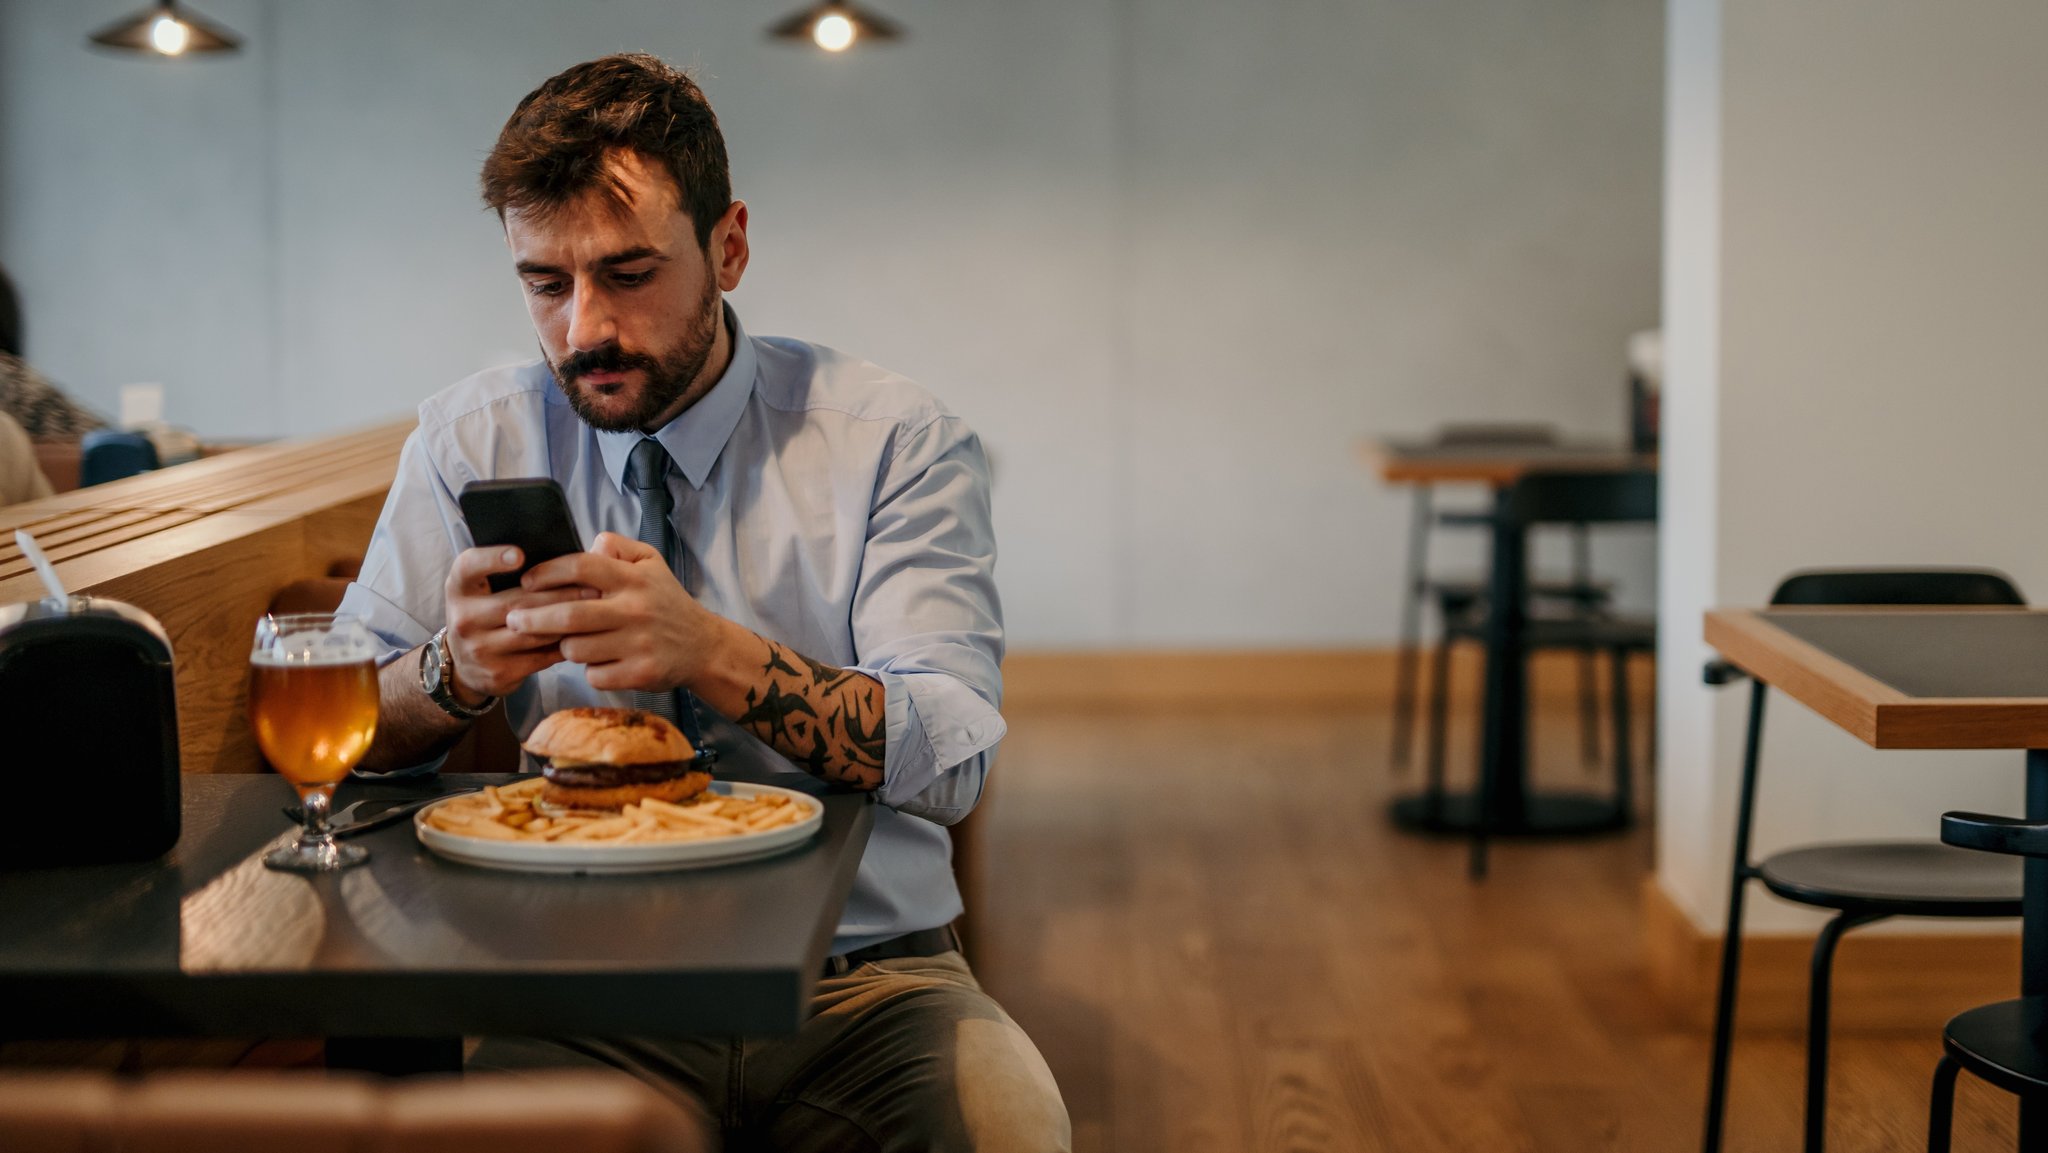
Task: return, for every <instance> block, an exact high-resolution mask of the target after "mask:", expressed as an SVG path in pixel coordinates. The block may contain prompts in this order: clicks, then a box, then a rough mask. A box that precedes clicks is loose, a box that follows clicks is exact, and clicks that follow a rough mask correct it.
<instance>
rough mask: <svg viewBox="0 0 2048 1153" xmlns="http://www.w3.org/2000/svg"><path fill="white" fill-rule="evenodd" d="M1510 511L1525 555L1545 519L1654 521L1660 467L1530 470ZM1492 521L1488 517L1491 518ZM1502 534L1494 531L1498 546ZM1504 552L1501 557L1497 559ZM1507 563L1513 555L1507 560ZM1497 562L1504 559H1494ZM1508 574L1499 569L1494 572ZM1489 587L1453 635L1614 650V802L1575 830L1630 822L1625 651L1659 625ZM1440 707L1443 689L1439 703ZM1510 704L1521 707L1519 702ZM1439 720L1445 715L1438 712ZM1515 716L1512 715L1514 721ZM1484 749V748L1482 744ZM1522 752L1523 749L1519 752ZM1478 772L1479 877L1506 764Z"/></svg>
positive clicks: (1641, 645)
mask: <svg viewBox="0 0 2048 1153" xmlns="http://www.w3.org/2000/svg"><path fill="white" fill-rule="evenodd" d="M1496 516H1498V517H1504V518H1505V524H1504V525H1498V526H1497V531H1498V529H1501V528H1504V529H1505V531H1506V533H1507V534H1508V535H1509V536H1510V537H1512V538H1514V541H1513V542H1512V544H1511V548H1512V552H1511V554H1504V556H1508V557H1512V558H1520V557H1526V555H1527V548H1526V541H1527V537H1528V533H1529V532H1530V530H1532V529H1535V528H1539V527H1541V526H1543V525H1547V524H1570V525H1580V526H1591V525H1599V524H1605V525H1615V524H1654V523H1656V520H1657V474H1656V473H1654V472H1650V471H1645V470H1632V471H1624V472H1598V473H1532V474H1530V475H1528V476H1525V477H1523V478H1522V479H1521V480H1519V481H1517V482H1516V483H1515V485H1514V486H1513V487H1512V488H1511V489H1509V490H1508V491H1507V493H1506V494H1504V497H1503V499H1502V500H1501V501H1500V503H1499V508H1498V511H1497V513H1496ZM1490 523H1491V522H1490ZM1499 547H1501V542H1500V540H1499V539H1498V538H1497V539H1496V548H1499ZM1500 559H1501V558H1497V561H1498V560H1500ZM1507 563H1509V564H1510V565H1511V564H1512V560H1511V559H1510V560H1508V562H1507ZM1496 568H1497V570H1498V569H1499V564H1498V563H1497V565H1496ZM1500 579H1503V578H1501V577H1500V576H1499V575H1498V573H1497V575H1496V580H1500ZM1491 602H1492V597H1491V595H1489V597H1488V598H1487V601H1486V602H1483V605H1482V609H1481V611H1477V612H1475V613H1473V614H1472V615H1471V616H1470V618H1469V619H1465V620H1460V621H1458V622H1455V623H1454V624H1453V625H1452V627H1451V628H1449V629H1447V630H1446V635H1447V637H1449V638H1452V639H1455V638H1457V637H1464V636H1476V637H1478V638H1480V639H1484V640H1488V641H1489V643H1491V641H1492V638H1495V637H1496V636H1507V635H1510V634H1514V635H1517V636H1519V640H1520V647H1521V650H1522V654H1523V657H1524V659H1525V660H1526V658H1527V657H1528V656H1530V655H1532V654H1534V653H1535V652H1538V651H1541V650H1543V649H1576V650H1578V651H1580V652H1581V653H1596V652H1606V653H1608V654H1610V656H1611V657H1612V658H1613V669H1614V680H1613V685H1614V713H1615V718H1614V721H1615V738H1616V739H1615V746H1616V747H1615V795H1614V800H1613V805H1612V807H1611V808H1610V809H1608V811H1607V812H1606V814H1604V815H1601V816H1599V817H1598V818H1597V819H1596V820H1595V821H1594V822H1593V823H1591V824H1590V825H1585V826H1581V827H1578V828H1575V829H1572V830H1570V831H1578V832H1596V831H1600V830H1602V829H1615V828H1621V827H1622V826H1624V825H1626V824H1628V822H1629V820H1630V819H1631V816H1632V814H1633V811H1634V797H1633V793H1632V790H1631V788H1630V781H1631V778H1632V766H1631V764H1630V757H1629V744H1630V737H1629V708H1628V695H1629V694H1628V657H1629V655H1630V654H1632V653H1637V652H1651V651H1655V649H1656V645H1657V625H1656V622H1655V621H1654V620H1650V619H1647V618H1628V619H1624V618H1617V617H1611V616H1606V615H1599V616H1589V615H1584V614H1568V615H1565V616H1561V617H1555V618H1543V617H1540V616H1537V617H1532V616H1531V615H1530V610H1531V607H1532V605H1534V603H1535V602H1534V601H1533V599H1532V598H1527V597H1525V598H1523V600H1522V601H1521V602H1520V603H1514V604H1506V605H1495V604H1493V603H1491ZM1501 614H1511V616H1509V617H1508V618H1507V619H1502V620H1497V619H1496V618H1497V617H1499V616H1500V615H1501ZM1446 651H1447V645H1439V647H1438V651H1437V659H1438V664H1437V676H1438V677H1439V679H1441V678H1442V676H1443V670H1444V668H1445V667H1446V665H1447V660H1446V657H1445V653H1446ZM1435 707H1436V708H1437V710H1438V711H1439V713H1440V712H1441V709H1442V694H1441V693H1439V694H1438V697H1437V704H1436V706H1435ZM1506 707H1510V708H1519V707H1520V706H1519V705H1508V706H1506ZM1433 719H1435V720H1437V721H1439V722H1440V721H1441V717H1440V716H1439V717H1437V718H1433ZM1511 723H1512V722H1511ZM1442 731H1443V726H1442V725H1441V723H1439V724H1437V725H1436V726H1435V732H1436V734H1437V736H1436V738H1435V739H1436V740H1437V742H1438V744H1437V746H1436V747H1435V748H1432V749H1431V762H1432V766H1433V767H1432V780H1431V783H1430V787H1431V789H1433V790H1435V791H1434V792H1433V793H1431V794H1426V795H1427V796H1430V797H1433V798H1436V799H1437V801H1438V803H1439V804H1440V803H1441V797H1442V784H1443V774H1442V759H1443V757H1442V753H1443V750H1442V747H1441V739H1442ZM1482 753H1483V750H1482ZM1518 755H1519V754H1518ZM1481 761H1482V763H1481V766H1480V774H1479V790H1478V796H1477V797H1476V798H1475V801H1476V804H1477V810H1476V811H1477V814H1478V819H1477V821H1476V822H1475V823H1474V826H1473V830H1472V831H1473V838H1472V863H1471V872H1472V876H1473V877H1475V878H1477V877H1482V876H1484V875H1485V873H1486V850H1487V838H1488V837H1489V835H1490V834H1491V832H1492V829H1491V827H1490V823H1491V822H1492V821H1494V820H1495V812H1496V807H1497V804H1498V802H1499V790H1500V787H1501V784H1502V782H1501V781H1500V780H1499V779H1498V777H1499V772H1498V770H1499V769H1501V768H1502V767H1504V766H1501V765H1495V764H1489V763H1487V761H1486V758H1485V757H1484V756H1483V755H1482V758H1481Z"/></svg>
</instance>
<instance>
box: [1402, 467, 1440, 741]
mask: <svg viewBox="0 0 2048 1153" xmlns="http://www.w3.org/2000/svg"><path fill="white" fill-rule="evenodd" d="M1432 515H1433V513H1432V508H1431V500H1430V489H1429V486H1428V485H1426V484H1418V485H1416V486H1415V500H1414V503H1413V505H1412V506H1411V508H1410V511H1409V514H1408V516H1409V520H1408V572H1407V578H1408V579H1407V584H1406V585H1405V586H1404V591H1403V593H1402V596H1401V647H1400V649H1399V650H1398V651H1397V652H1396V654H1395V661H1394V748H1393V752H1392V757H1393V762H1394V767H1395V768H1399V769H1404V768H1407V767H1408V759H1409V752H1410V750H1411V749H1412V747H1413V745H1414V743H1415V674H1416V671H1417V670H1416V667H1415V666H1416V663H1417V661H1418V659H1419V657H1420V655H1421V652H1420V650H1421V647H1422V594H1423V591H1424V588H1425V585H1426V579H1425V578H1426V577H1427V575H1428V572H1429V556H1428V549H1429V522H1430V518H1431V516H1432Z"/></svg>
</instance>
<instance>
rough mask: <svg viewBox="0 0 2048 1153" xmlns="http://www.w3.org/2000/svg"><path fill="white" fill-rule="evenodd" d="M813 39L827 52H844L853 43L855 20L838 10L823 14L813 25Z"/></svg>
mask: <svg viewBox="0 0 2048 1153" xmlns="http://www.w3.org/2000/svg"><path fill="white" fill-rule="evenodd" d="M811 39H812V40H814V41H816V42H817V45H818V47H820V48H823V49H824V50H825V51H827V52H844V51H846V49H847V46H848V45H850V44H852V43H853V21H851V20H848V19H847V18H846V17H844V16H841V15H840V14H839V13H837V12H833V13H830V14H829V15H825V16H821V17H819V18H818V22H817V23H816V24H813V25H812V26H811Z"/></svg>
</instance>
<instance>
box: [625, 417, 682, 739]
mask: <svg viewBox="0 0 2048 1153" xmlns="http://www.w3.org/2000/svg"><path fill="white" fill-rule="evenodd" d="M626 482H627V483H628V484H630V485H632V486H633V491H634V492H637V493H639V494H640V540H641V543H643V544H648V545H652V546H653V547H654V548H655V550H656V551H658V552H660V553H661V555H662V558H663V559H664V560H666V561H668V570H669V571H670V572H672V573H674V574H676V580H677V581H679V582H680V583H682V585H683V586H684V587H685V588H687V587H689V583H690V582H689V578H688V569H689V558H688V557H686V556H685V555H684V553H683V550H682V549H681V548H680V547H679V546H678V545H677V542H676V532H675V528H674V527H673V526H672V525H671V524H670V523H669V519H668V514H669V510H671V509H673V508H674V507H675V498H673V497H671V496H670V495H669V492H668V450H666V449H664V448H662V447H661V442H660V441H658V440H655V439H654V438H653V437H651V436H650V437H643V438H641V441H640V443H639V444H636V445H634V446H633V455H632V457H631V459H630V460H629V461H628V462H627V465H626ZM633 707H634V708H636V709H645V710H647V711H648V712H650V713H660V714H661V715H662V716H664V717H667V718H668V719H670V720H672V721H674V722H675V723H676V726H677V727H678V728H680V729H682V730H683V735H684V736H686V737H688V738H690V744H691V745H693V746H697V747H701V739H700V737H699V736H698V726H697V698H696V696H695V695H694V694H692V693H691V692H690V690H688V689H677V690H675V691H674V692H665V693H664V692H639V691H637V690H636V691H635V692H634V693H633Z"/></svg>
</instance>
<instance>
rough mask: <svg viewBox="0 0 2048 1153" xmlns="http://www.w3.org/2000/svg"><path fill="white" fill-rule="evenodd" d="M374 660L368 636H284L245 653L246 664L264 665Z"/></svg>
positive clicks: (314, 665) (295, 666) (374, 646)
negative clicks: (278, 641)
mask: <svg viewBox="0 0 2048 1153" xmlns="http://www.w3.org/2000/svg"><path fill="white" fill-rule="evenodd" d="M376 659H377V644H376V642H375V641H373V640H371V639H370V638H368V637H345V636H327V637H296V636H293V637H286V638H285V640H284V643H283V644H281V645H279V646H277V647H275V648H267V649H256V650H254V651H252V652H251V653H250V654H249V663H250V664H252V665H262V666H264V667H266V668H293V669H304V668H325V667H328V666H334V665H358V664H362V663H363V662H364V661H374V660H376Z"/></svg>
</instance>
